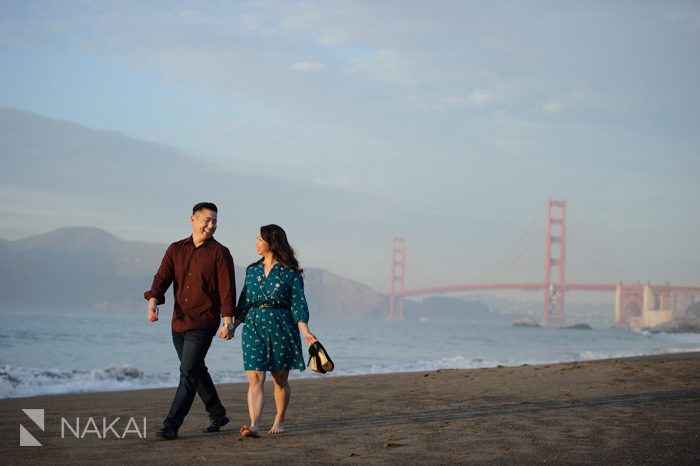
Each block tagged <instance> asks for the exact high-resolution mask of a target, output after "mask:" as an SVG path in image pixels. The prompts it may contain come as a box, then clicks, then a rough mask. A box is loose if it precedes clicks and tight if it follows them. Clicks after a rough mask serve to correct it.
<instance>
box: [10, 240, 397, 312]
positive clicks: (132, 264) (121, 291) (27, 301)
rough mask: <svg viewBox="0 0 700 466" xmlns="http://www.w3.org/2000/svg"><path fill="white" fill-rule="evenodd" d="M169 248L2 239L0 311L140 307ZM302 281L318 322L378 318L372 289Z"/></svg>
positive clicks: (333, 279) (379, 304)
mask: <svg viewBox="0 0 700 466" xmlns="http://www.w3.org/2000/svg"><path fill="white" fill-rule="evenodd" d="M166 248H167V245H166V244H156V243H141V242H134V241H123V240H121V239H119V238H117V237H116V236H114V235H112V234H110V233H108V232H106V231H104V230H101V229H98V228H89V227H70V228H60V229H58V230H54V231H51V232H49V233H45V234H41V235H37V236H32V237H29V238H25V239H21V240H16V241H7V240H4V239H0V306H47V307H48V306H53V307H67V306H75V307H86V308H95V309H117V310H119V309H133V308H141V307H145V301H144V300H143V292H144V290H146V289H147V288H148V287H149V286H150V284H151V280H152V279H153V275H154V273H155V272H156V270H157V268H158V265H159V264H160V261H161V259H162V257H163V253H164V252H165V249H166ZM244 276H245V267H244V265H243V264H237V266H236V281H237V288H238V290H240V289H241V286H242V282H243V278H244ZM305 277H306V281H305V283H306V293H307V299H308V301H309V306H310V307H311V310H312V312H313V313H314V314H315V315H316V316H317V317H328V318H360V317H371V318H374V317H382V316H383V312H384V309H385V307H386V306H385V298H384V296H383V295H381V294H380V293H377V292H376V291H373V290H372V289H371V288H370V287H368V286H366V285H363V284H361V283H358V282H355V281H352V280H348V279H345V278H342V277H339V276H337V275H335V274H333V273H331V272H329V271H327V270H322V269H307V270H306V271H305ZM168 301H169V302H170V303H172V299H168Z"/></svg>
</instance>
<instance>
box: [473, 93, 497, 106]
mask: <svg viewBox="0 0 700 466" xmlns="http://www.w3.org/2000/svg"><path fill="white" fill-rule="evenodd" d="M494 98H495V96H494V95H493V94H491V93H489V92H484V91H474V92H472V93H471V94H469V103H470V104H472V105H483V104H486V103H488V102H491V101H492V100H493V99H494Z"/></svg>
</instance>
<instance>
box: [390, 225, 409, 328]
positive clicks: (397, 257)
mask: <svg viewBox="0 0 700 466" xmlns="http://www.w3.org/2000/svg"><path fill="white" fill-rule="evenodd" d="M405 290H406V238H404V237H400V236H395V237H394V244H393V248H392V254H391V292H390V293H389V314H388V315H387V319H388V320H403V307H404V297H403V295H399V296H396V293H397V292H403V291H405Z"/></svg>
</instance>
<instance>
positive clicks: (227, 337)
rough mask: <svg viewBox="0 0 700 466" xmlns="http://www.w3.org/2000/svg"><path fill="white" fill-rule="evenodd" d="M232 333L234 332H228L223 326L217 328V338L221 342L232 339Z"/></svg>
mask: <svg viewBox="0 0 700 466" xmlns="http://www.w3.org/2000/svg"><path fill="white" fill-rule="evenodd" d="M234 333H235V332H233V331H231V330H229V329H228V327H227V326H225V325H222V326H221V327H219V338H221V339H222V340H230V339H231V338H233V334H234Z"/></svg>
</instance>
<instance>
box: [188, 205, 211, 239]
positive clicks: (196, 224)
mask: <svg viewBox="0 0 700 466" xmlns="http://www.w3.org/2000/svg"><path fill="white" fill-rule="evenodd" d="M215 231H216V212H214V211H213V210H209V209H202V210H198V211H197V212H195V213H194V214H193V215H192V233H194V234H195V235H196V236H199V237H202V238H204V239H209V238H211V237H212V236H214V232H215Z"/></svg>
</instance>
